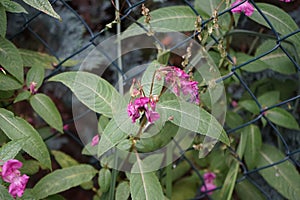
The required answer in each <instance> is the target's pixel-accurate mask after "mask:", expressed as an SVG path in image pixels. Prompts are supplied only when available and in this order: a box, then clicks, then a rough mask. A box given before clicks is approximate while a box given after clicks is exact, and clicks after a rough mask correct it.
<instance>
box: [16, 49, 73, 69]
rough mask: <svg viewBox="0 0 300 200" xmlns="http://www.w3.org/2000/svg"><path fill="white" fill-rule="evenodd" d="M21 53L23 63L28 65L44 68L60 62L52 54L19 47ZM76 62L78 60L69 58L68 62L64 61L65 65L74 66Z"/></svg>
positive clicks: (51, 67) (49, 67)
mask: <svg viewBox="0 0 300 200" xmlns="http://www.w3.org/2000/svg"><path fill="white" fill-rule="evenodd" d="M19 53H20V55H21V57H22V60H23V65H24V66H26V67H31V66H36V67H41V68H44V69H53V68H54V67H55V66H56V65H57V64H58V60H57V59H56V58H55V57H54V56H50V55H48V54H46V53H41V52H37V51H31V50H27V49H19ZM76 64H77V61H74V60H68V61H67V62H65V63H63V66H64V67H72V66H74V65H76Z"/></svg>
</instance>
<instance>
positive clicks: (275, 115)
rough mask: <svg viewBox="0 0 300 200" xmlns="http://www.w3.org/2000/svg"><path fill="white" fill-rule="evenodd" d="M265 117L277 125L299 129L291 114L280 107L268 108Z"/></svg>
mask: <svg viewBox="0 0 300 200" xmlns="http://www.w3.org/2000/svg"><path fill="white" fill-rule="evenodd" d="M266 117H267V118H268V119H269V120H270V121H271V122H273V123H274V124H277V125H278V126H282V127H285V128H289V129H295V130H299V124H298V122H297V121H296V119H295V118H294V117H293V115H292V114H291V113H289V112H288V111H286V110H284V109H282V108H278V107H276V108H273V109H271V110H268V111H267V112H266Z"/></svg>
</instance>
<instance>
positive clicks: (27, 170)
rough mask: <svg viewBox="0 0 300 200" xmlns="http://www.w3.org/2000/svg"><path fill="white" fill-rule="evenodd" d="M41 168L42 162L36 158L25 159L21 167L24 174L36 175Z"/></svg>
mask: <svg viewBox="0 0 300 200" xmlns="http://www.w3.org/2000/svg"><path fill="white" fill-rule="evenodd" d="M39 170H40V163H39V162H38V161H36V160H25V161H23V166H22V168H21V169H20V171H21V173H22V174H27V175H34V174H36V173H37V172H38V171H39Z"/></svg>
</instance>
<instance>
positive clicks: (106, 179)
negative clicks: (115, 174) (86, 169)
mask: <svg viewBox="0 0 300 200" xmlns="http://www.w3.org/2000/svg"><path fill="white" fill-rule="evenodd" d="M110 183H111V172H110V170H109V169H107V168H102V169H100V171H99V177H98V184H99V186H100V190H101V191H102V192H107V191H108V190H109V187H110Z"/></svg>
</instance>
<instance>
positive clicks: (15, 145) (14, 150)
mask: <svg viewBox="0 0 300 200" xmlns="http://www.w3.org/2000/svg"><path fill="white" fill-rule="evenodd" d="M27 139H28V137H24V138H21V139H17V140H13V141H10V142H8V143H7V144H5V145H3V146H2V148H1V149H0V160H1V161H3V162H5V161H7V160H9V159H13V158H15V156H16V155H17V154H18V153H19V151H21V149H22V148H23V146H24V144H25V142H26V140H27Z"/></svg>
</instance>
